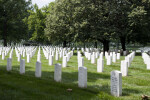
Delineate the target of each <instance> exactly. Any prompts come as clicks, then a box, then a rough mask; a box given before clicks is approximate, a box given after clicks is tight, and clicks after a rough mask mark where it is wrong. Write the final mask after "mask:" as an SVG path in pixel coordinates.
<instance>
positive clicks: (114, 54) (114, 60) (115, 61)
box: [113, 52, 116, 63]
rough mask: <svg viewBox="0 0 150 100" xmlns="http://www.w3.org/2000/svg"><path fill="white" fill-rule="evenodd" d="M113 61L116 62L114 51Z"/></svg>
mask: <svg viewBox="0 0 150 100" xmlns="http://www.w3.org/2000/svg"><path fill="white" fill-rule="evenodd" d="M113 62H114V63H115V62H116V54H115V52H114V53H113Z"/></svg>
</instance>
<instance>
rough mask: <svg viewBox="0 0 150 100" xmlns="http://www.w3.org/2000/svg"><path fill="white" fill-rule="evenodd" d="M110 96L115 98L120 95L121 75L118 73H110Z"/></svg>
mask: <svg viewBox="0 0 150 100" xmlns="http://www.w3.org/2000/svg"><path fill="white" fill-rule="evenodd" d="M111 95H113V96H116V97H119V96H121V95H122V73H121V72H120V71H112V72H111Z"/></svg>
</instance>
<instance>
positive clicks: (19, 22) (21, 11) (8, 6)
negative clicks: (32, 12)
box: [0, 0, 31, 46]
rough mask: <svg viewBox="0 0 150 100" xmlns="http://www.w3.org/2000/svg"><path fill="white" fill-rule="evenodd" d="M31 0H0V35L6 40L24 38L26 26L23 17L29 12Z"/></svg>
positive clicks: (15, 40)
mask: <svg viewBox="0 0 150 100" xmlns="http://www.w3.org/2000/svg"><path fill="white" fill-rule="evenodd" d="M30 4H31V0H28V1H26V0H0V23H1V24H0V36H1V39H3V40H4V45H5V46H6V45H7V42H11V41H14V42H18V41H20V40H21V39H25V38H26V35H27V26H26V25H25V24H24V22H23V19H24V18H25V17H27V16H28V15H29V14H28V12H27V10H29V9H30V6H29V5H30Z"/></svg>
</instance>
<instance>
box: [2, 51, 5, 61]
mask: <svg viewBox="0 0 150 100" xmlns="http://www.w3.org/2000/svg"><path fill="white" fill-rule="evenodd" d="M4 59H5V52H2V60H4Z"/></svg>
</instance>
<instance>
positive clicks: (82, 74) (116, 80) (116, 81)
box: [7, 53, 134, 96]
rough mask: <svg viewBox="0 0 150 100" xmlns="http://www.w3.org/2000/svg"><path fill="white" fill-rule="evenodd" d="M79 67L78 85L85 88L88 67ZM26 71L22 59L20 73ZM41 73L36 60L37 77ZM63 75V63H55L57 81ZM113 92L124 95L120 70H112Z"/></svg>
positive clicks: (9, 67) (9, 61)
mask: <svg viewBox="0 0 150 100" xmlns="http://www.w3.org/2000/svg"><path fill="white" fill-rule="evenodd" d="M131 55H133V56H134V54H133V53H131ZM133 58H134V57H133ZM99 59H100V58H99ZM99 62H100V61H99ZM101 64H102V63H101ZM78 67H79V72H78V86H79V87H81V88H85V87H87V68H86V67H80V66H78ZM11 69H12V67H11V58H8V59H7V71H10V70H11ZM24 73H25V60H21V62H20V74H24ZM41 74H42V73H41V62H39V61H37V62H36V70H35V77H41ZM61 76H62V71H61V64H56V65H55V72H54V80H55V81H56V82H60V81H61V80H62V77H61ZM111 94H112V95H114V96H121V95H122V73H121V72H119V71H112V72H111Z"/></svg>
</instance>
